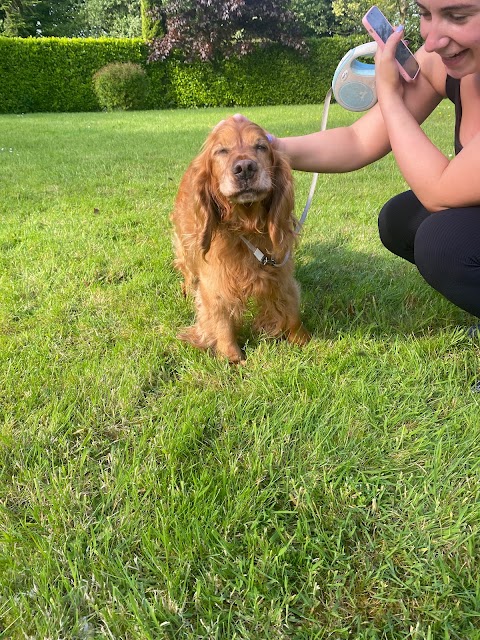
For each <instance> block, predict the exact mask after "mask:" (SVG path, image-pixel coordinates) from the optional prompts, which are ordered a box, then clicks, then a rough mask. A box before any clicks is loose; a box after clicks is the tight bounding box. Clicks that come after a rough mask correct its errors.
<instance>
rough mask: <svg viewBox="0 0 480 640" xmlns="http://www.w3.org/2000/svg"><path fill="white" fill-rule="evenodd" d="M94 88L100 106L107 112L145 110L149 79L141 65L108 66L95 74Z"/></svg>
mask: <svg viewBox="0 0 480 640" xmlns="http://www.w3.org/2000/svg"><path fill="white" fill-rule="evenodd" d="M93 86H94V89H95V94H96V96H97V100H98V102H99V104H100V106H101V107H102V108H104V109H106V110H107V111H115V110H120V111H133V110H135V109H145V106H146V98H147V92H148V78H147V74H146V72H145V70H144V69H142V67H141V66H140V65H139V64H135V63H134V62H112V63H110V64H107V65H106V66H105V67H102V69H100V70H99V71H97V72H96V73H95V74H94V76H93Z"/></svg>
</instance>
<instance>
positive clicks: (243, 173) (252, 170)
mask: <svg viewBox="0 0 480 640" xmlns="http://www.w3.org/2000/svg"><path fill="white" fill-rule="evenodd" d="M257 170H258V165H257V163H256V162H255V160H237V162H235V164H234V165H233V167H232V171H233V175H234V176H235V177H236V178H240V179H241V180H248V179H249V178H252V177H253V176H254V175H255V174H256V173H257Z"/></svg>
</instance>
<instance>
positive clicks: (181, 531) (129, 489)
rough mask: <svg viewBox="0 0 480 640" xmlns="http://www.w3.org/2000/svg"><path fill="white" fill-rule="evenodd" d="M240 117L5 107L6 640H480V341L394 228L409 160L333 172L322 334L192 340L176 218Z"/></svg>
mask: <svg viewBox="0 0 480 640" xmlns="http://www.w3.org/2000/svg"><path fill="white" fill-rule="evenodd" d="M231 112H232V111H231V110H223V109H211V110H192V111H166V112H143V113H141V112H138V113H114V114H104V113H94V114H61V115H48V114H47V115H45V114H42V115H25V116H15V115H12V116H1V117H0V149H1V150H0V196H1V197H0V211H1V214H0V215H1V218H0V220H1V224H0V341H1V348H0V422H1V427H0V637H2V638H9V639H10V638H11V639H14V640H20V639H24V638H28V639H31V638H33V639H45V640H46V639H58V640H60V639H90V638H92V639H93V638H94V639H99V638H111V639H115V640H119V639H125V640H126V639H128V640H130V639H132V640H133V639H134V640H144V639H149V640H150V639H152V640H157V639H163V638H166V639H170V638H180V639H185V640H190V639H191V640H193V639H199V638H205V639H208V640H214V639H222V640H223V639H225V640H236V639H251V640H267V639H275V638H278V639H285V638H295V639H298V640H307V639H324V638H331V639H340V640H341V639H355V640H376V639H418V640H420V639H424V640H427V639H428V640H447V639H458V640H475V639H478V638H480V572H479V563H480V540H479V533H480V531H479V528H480V488H479V487H480V438H479V433H480V430H479V423H480V419H479V409H480V407H479V404H480V397H479V395H476V394H474V393H472V392H471V390H470V386H471V384H472V382H473V381H474V380H476V379H477V377H480V370H479V355H480V351H479V347H480V343H479V342H478V341H476V342H475V341H469V340H468V339H467V338H466V337H465V329H466V327H468V326H469V324H472V323H473V322H474V320H475V319H474V318H472V317H471V316H468V314H466V313H463V312H461V311H460V310H459V309H456V308H455V307H454V306H453V305H452V304H450V303H449V302H447V301H446V300H444V299H443V298H442V297H441V296H440V295H439V294H437V293H436V292H435V291H433V290H432V289H430V288H429V287H428V286H427V285H426V284H425V282H424V281H423V280H422V279H421V277H420V276H419V274H418V273H417V272H416V270H415V268H414V267H413V266H412V265H409V264H406V263H404V262H403V261H401V260H400V259H397V258H395V257H394V256H392V255H390V254H389V253H388V252H387V251H386V250H384V249H383V248H382V246H381V244H380V242H379V240H378V237H377V228H376V218H377V214H378V211H379V209H380V208H381V206H382V204H383V202H385V201H386V200H387V199H388V198H389V197H390V196H392V195H393V194H395V193H396V192H398V191H400V190H403V189H404V188H405V185H404V183H403V181H402V179H401V177H400V176H399V173H398V171H397V170H396V168H395V164H394V162H393V159H392V158H391V157H388V158H385V159H384V160H382V161H381V162H379V163H378V164H376V165H375V166H372V167H370V168H367V169H364V170H361V171H359V172H357V173H355V174H350V175H328V176H320V178H319V182H318V186H317V191H316V194H315V198H314V202H313V205H312V208H311V211H310V213H309V217H308V220H307V223H306V226H305V230H304V233H303V236H302V239H301V242H300V245H299V248H298V251H297V255H296V264H297V278H298V280H299V282H300V283H301V287H302V315H303V317H304V320H305V324H306V325H307V327H308V328H309V330H310V331H311V333H312V335H313V339H312V341H311V343H310V344H309V345H308V346H307V347H305V348H303V349H302V348H297V347H292V346H291V345H288V344H286V343H283V342H277V341H270V340H267V339H265V338H263V337H258V336H255V335H252V333H251V331H250V329H249V325H248V322H247V325H246V327H245V329H244V331H243V334H242V339H243V343H244V344H245V348H246V354H247V364H246V365H245V366H244V367H232V366H229V365H228V364H227V363H226V362H223V361H219V360H217V359H215V358H214V357H212V355H211V354H207V353H200V352H196V351H194V350H193V349H192V348H190V347H189V346H188V345H185V344H183V343H181V342H179V341H177V339H176V333H177V331H178V330H179V329H180V328H181V327H182V326H185V325H187V324H188V323H190V322H191V320H192V303H191V301H188V300H184V299H183V298H182V296H181V293H180V283H179V277H178V275H177V274H176V273H175V272H174V270H173V268H172V249H171V228H170V223H169V212H170V210H171V206H172V202H173V199H174V196H175V193H176V188H177V185H178V183H179V179H180V177H181V175H182V172H183V171H184V170H185V168H186V166H187V164H188V162H189V161H190V159H191V158H192V157H193V156H194V155H195V154H196V153H197V151H198V150H199V148H200V146H201V144H202V142H203V140H204V138H205V137H206V135H207V133H208V131H209V130H210V128H211V127H212V126H214V125H215V124H216V122H218V121H219V120H220V119H221V118H223V117H225V116H226V115H228V114H230V113H231ZM244 112H245V114H246V115H248V116H249V117H251V118H252V119H254V120H255V121H257V122H259V123H261V124H263V125H264V126H266V127H267V128H268V129H270V130H271V131H273V132H274V133H276V134H277V135H294V134H300V133H306V132H310V131H314V130H315V129H317V128H318V126H319V124H318V123H319V121H320V116H321V106H319V105H313V106H295V107H270V108H256V109H245V110H244ZM353 117H354V116H353V115H352V114H350V113H346V112H345V111H342V110H341V109H340V108H339V107H338V106H336V105H334V106H333V107H332V109H331V114H330V118H329V126H335V125H340V124H348V123H349V122H351V121H352V120H353ZM426 128H427V129H428V131H429V133H430V134H431V135H432V136H433V138H434V139H435V140H436V141H437V143H438V144H439V145H440V146H442V148H444V149H445V150H446V151H447V152H448V150H450V149H451V147H452V139H453V111H452V109H451V107H450V105H447V104H445V105H442V106H441V107H440V108H439V109H438V110H437V113H436V114H435V116H434V117H433V118H432V119H431V121H429V122H428V123H427V124H426ZM412 153H414V150H413V149H412ZM295 179H296V188H297V214H298V215H300V213H301V210H302V207H303V204H304V202H305V199H306V195H307V192H308V188H309V184H310V176H309V175H306V174H300V173H297V174H296V175H295Z"/></svg>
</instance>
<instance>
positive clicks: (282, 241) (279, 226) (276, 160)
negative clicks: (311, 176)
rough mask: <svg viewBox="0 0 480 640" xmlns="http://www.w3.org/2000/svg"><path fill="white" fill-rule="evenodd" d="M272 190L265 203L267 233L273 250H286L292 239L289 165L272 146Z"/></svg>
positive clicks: (293, 233) (292, 217)
mask: <svg viewBox="0 0 480 640" xmlns="http://www.w3.org/2000/svg"><path fill="white" fill-rule="evenodd" d="M272 154H273V167H272V182H273V191H272V196H271V199H270V201H269V202H268V203H267V208H268V210H269V214H268V233H269V235H270V240H271V241H272V245H273V249H274V251H275V252H278V251H279V250H280V251H281V249H282V248H283V249H284V250H285V251H287V250H288V249H289V248H290V247H291V246H292V244H293V241H294V235H295V232H294V224H295V218H294V215H293V208H294V204H295V202H294V190H293V178H292V170H291V168H290V165H289V163H288V161H287V159H286V157H285V155H284V154H283V153H281V152H280V151H277V150H276V149H274V148H272Z"/></svg>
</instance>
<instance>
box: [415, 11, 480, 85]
mask: <svg viewBox="0 0 480 640" xmlns="http://www.w3.org/2000/svg"><path fill="white" fill-rule="evenodd" d="M417 4H418V8H419V12H420V32H421V34H422V38H423V39H424V40H425V50H426V51H429V52H435V53H438V55H439V56H440V57H441V58H442V61H443V64H444V65H445V68H446V70H447V73H448V74H449V75H451V76H453V77H454V78H462V77H463V76H466V75H469V74H471V73H476V72H480V0H421V1H420V2H418V3H417Z"/></svg>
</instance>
